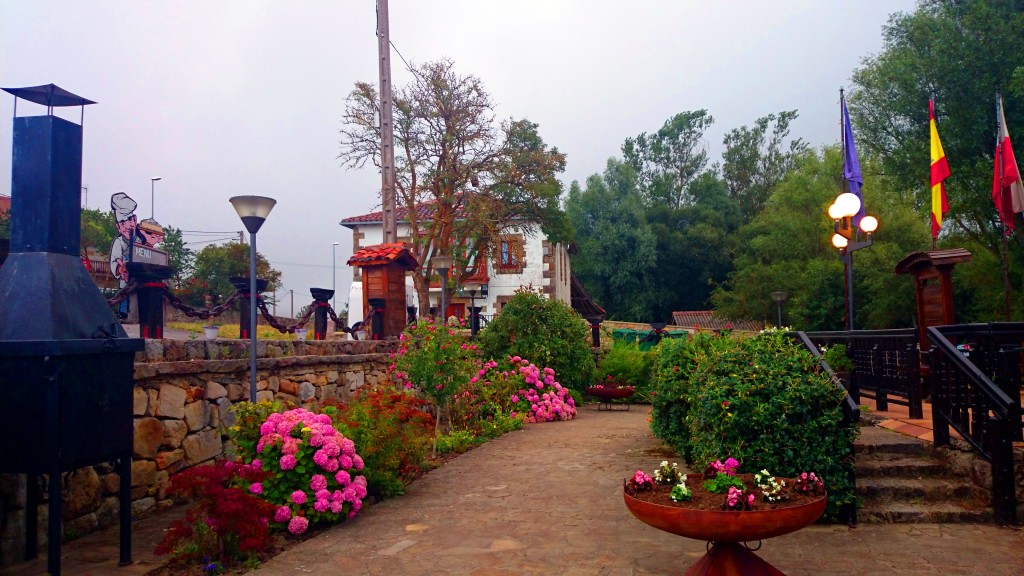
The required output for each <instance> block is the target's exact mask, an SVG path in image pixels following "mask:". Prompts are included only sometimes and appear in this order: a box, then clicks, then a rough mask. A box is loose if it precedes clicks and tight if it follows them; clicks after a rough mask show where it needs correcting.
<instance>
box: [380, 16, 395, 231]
mask: <svg viewBox="0 0 1024 576" xmlns="http://www.w3.org/2000/svg"><path fill="white" fill-rule="evenodd" d="M377 54H378V56H379V59H380V62H379V63H380V175H381V205H382V210H383V221H384V242H385V243H390V242H397V241H398V225H397V223H396V222H395V138H394V127H393V124H392V119H391V36H390V35H389V32H388V0H377Z"/></svg>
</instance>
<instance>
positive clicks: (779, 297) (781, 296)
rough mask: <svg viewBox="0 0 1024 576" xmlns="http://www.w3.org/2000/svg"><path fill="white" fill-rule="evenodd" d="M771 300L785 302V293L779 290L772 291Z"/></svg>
mask: <svg viewBox="0 0 1024 576" xmlns="http://www.w3.org/2000/svg"><path fill="white" fill-rule="evenodd" d="M772 300H774V301H775V302H785V300H786V293H785V292H783V291H781V290H780V291H778V292H772Z"/></svg>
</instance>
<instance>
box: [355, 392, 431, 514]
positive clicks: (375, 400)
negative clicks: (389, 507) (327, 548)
mask: <svg viewBox="0 0 1024 576" xmlns="http://www.w3.org/2000/svg"><path fill="white" fill-rule="evenodd" d="M426 405H427V402H426V401H425V400H421V399H419V398H416V397H414V396H412V395H410V394H405V393H402V392H399V391H397V390H392V389H388V388H375V387H364V388H361V389H360V390H359V393H358V394H356V396H355V398H354V399H353V400H352V401H351V402H349V403H348V404H345V405H341V406H339V407H337V409H336V412H337V414H338V415H337V416H336V418H335V422H336V427H337V428H338V430H339V431H340V432H341V433H342V434H344V435H345V436H346V437H347V438H349V439H351V440H352V441H353V442H354V443H355V445H356V451H357V452H358V453H359V455H360V456H361V457H362V458H363V463H364V464H365V466H364V468H363V471H362V474H363V476H366V492H367V494H369V495H371V496H374V497H376V498H378V499H379V498H387V497H390V496H397V495H399V494H402V493H403V492H404V490H405V484H406V483H408V482H409V481H411V480H412V479H413V478H415V477H416V476H417V475H418V474H419V473H420V472H421V470H422V467H423V464H424V462H425V460H426V457H427V452H428V451H429V450H430V443H431V437H432V436H433V428H434V418H433V417H432V416H431V415H430V414H428V413H427V412H425V411H424V408H425V407H426Z"/></svg>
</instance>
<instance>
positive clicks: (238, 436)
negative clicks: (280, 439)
mask: <svg viewBox="0 0 1024 576" xmlns="http://www.w3.org/2000/svg"><path fill="white" fill-rule="evenodd" d="M229 410H231V412H233V413H234V415H235V423H234V425H233V426H231V427H229V428H228V429H227V434H228V438H229V439H230V440H231V444H230V448H231V450H232V451H233V452H234V454H232V456H233V457H235V458H236V459H238V460H241V461H243V462H252V461H253V459H254V458H256V457H257V456H256V443H257V442H259V441H260V426H262V425H263V423H264V422H266V421H267V416H270V415H271V414H273V413H274V412H284V406H282V405H281V403H280V402H271V401H269V400H262V401H260V402H256V403H253V402H238V403H237V404H234V405H233V406H231V408H229Z"/></svg>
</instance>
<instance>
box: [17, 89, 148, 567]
mask: <svg viewBox="0 0 1024 576" xmlns="http://www.w3.org/2000/svg"><path fill="white" fill-rule="evenodd" d="M4 90H5V91H7V92H9V93H11V94H14V96H15V118H14V146H13V150H14V154H13V162H12V170H11V172H12V174H11V212H10V214H11V243H10V251H11V253H10V255H9V256H8V257H7V260H6V261H5V262H4V265H3V268H0V394H2V395H3V399H4V404H5V407H6V408H7V416H6V417H5V418H2V419H0V438H3V439H4V445H3V448H2V450H0V472H17V473H25V474H27V475H28V481H27V482H26V487H27V494H26V515H25V517H26V522H25V525H26V534H25V555H26V557H27V558H33V557H35V555H36V548H37V542H36V527H37V518H36V510H37V508H38V501H39V494H38V485H39V482H38V476H40V475H43V474H48V475H49V494H48V496H49V519H48V532H47V533H48V539H49V549H48V551H47V569H48V571H49V572H50V573H51V574H54V575H59V574H60V544H61V539H62V538H61V536H62V533H61V476H62V474H61V473H62V472H64V471H66V470H72V469H75V468H79V467H82V466H88V465H91V464H101V463H103V462H108V461H117V470H118V474H120V477H121V478H120V479H121V486H120V505H121V511H120V521H121V558H120V559H121V562H122V563H129V562H130V561H131V455H132V443H133V438H134V433H133V426H132V424H133V422H132V419H133V414H132V387H133V385H134V362H135V352H136V351H139V350H141V349H142V348H143V346H144V341H143V340H142V339H139V338H128V337H127V334H126V333H125V331H124V329H123V328H122V327H121V325H120V324H119V323H118V322H117V321H116V320H115V318H114V314H113V312H112V311H111V308H110V306H109V305H108V304H107V301H106V299H104V297H103V295H102V293H100V291H99V288H97V287H96V284H95V283H94V282H93V280H92V278H91V277H90V276H89V274H88V272H87V271H86V269H85V266H83V264H82V262H81V260H80V259H79V257H78V254H79V239H80V227H81V208H80V207H79V198H80V193H81V181H82V127H81V126H80V125H78V124H75V123H73V122H70V121H68V120H64V119H62V118H58V117H55V116H53V115H52V110H53V108H54V107H58V106H82V107H83V110H84V106H85V105H87V104H93V103H94V102H92V101H90V100H86V99H84V98H81V97H80V96H76V95H74V94H71V93H70V92H67V91H65V90H62V89H61V88H59V87H57V86H54V85H53V84H48V85H46V86H35V87H30V88H4ZM18 98H21V99H23V100H27V101H30V102H35V103H38V104H42V105H45V106H46V107H47V115H45V116H31V117H21V118H19V117H17V99H18ZM26 430H32V431H33V433H32V434H26V433H25V431H26Z"/></svg>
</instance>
